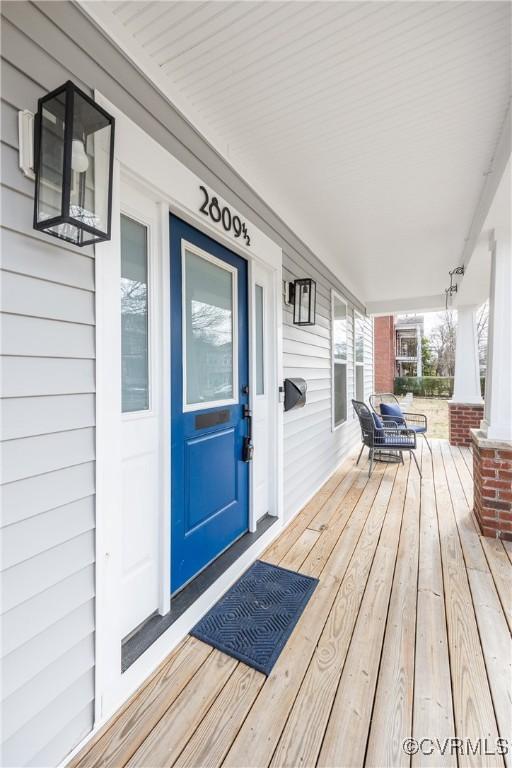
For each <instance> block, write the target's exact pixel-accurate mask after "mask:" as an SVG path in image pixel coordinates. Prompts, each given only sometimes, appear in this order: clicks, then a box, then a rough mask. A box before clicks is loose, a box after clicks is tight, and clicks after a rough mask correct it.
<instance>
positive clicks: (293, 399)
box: [284, 379, 308, 411]
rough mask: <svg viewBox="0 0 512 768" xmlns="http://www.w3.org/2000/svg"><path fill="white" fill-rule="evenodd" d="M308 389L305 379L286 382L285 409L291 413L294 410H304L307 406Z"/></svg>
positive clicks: (287, 380)
mask: <svg viewBox="0 0 512 768" xmlns="http://www.w3.org/2000/svg"><path fill="white" fill-rule="evenodd" d="M307 389H308V385H307V382H306V381H305V379H285V380H284V409H285V411H291V410H293V409H294V408H304V406H305V405H306V392H307Z"/></svg>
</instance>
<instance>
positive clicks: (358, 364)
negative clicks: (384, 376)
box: [352, 309, 365, 418]
mask: <svg viewBox="0 0 512 768" xmlns="http://www.w3.org/2000/svg"><path fill="white" fill-rule="evenodd" d="M356 320H360V321H361V322H362V323H363V324H364V317H363V315H362V314H361V313H360V312H358V311H357V309H354V310H353V312H352V327H353V340H354V400H357V369H358V367H359V368H362V369H363V396H362V399H363V401H364V396H365V391H364V369H365V363H364V355H365V343H364V326H363V360H362V362H360V361H358V360H357V357H356V349H357V343H356V342H357V338H356V326H357V324H356ZM352 416H353V418H354V417H355V412H354V409H353V408H352Z"/></svg>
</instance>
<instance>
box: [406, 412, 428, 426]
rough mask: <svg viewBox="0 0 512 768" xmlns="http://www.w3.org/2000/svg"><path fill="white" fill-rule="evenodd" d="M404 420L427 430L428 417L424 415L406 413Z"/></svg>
mask: <svg viewBox="0 0 512 768" xmlns="http://www.w3.org/2000/svg"><path fill="white" fill-rule="evenodd" d="M404 419H405V420H406V422H411V424H418V425H419V426H420V427H425V429H426V428H427V417H426V415H425V414H424V413H404Z"/></svg>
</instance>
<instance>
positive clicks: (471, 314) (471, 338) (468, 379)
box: [448, 306, 484, 446]
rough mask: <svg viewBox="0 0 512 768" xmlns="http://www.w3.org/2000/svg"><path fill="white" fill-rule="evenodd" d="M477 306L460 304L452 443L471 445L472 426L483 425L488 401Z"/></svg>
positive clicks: (450, 410)
mask: <svg viewBox="0 0 512 768" xmlns="http://www.w3.org/2000/svg"><path fill="white" fill-rule="evenodd" d="M476 313H477V307H476V306H466V307H458V309H457V338H456V344H455V380H454V387H453V397H452V399H451V400H450V402H449V404H448V407H449V413H450V443H451V444H452V445H467V446H469V445H471V433H470V430H471V429H473V428H477V427H479V426H480V422H481V420H482V417H483V413H484V403H483V400H482V395H481V392H480V364H479V359H478V339H477V331H476Z"/></svg>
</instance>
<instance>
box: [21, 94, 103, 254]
mask: <svg viewBox="0 0 512 768" xmlns="http://www.w3.org/2000/svg"><path fill="white" fill-rule="evenodd" d="M114 122H115V121H114V118H113V117H112V116H111V115H109V114H108V112H105V110H104V109H102V108H101V107H100V106H99V105H98V104H96V102H95V101H94V100H93V99H91V98H90V96H87V94H85V93H83V91H81V90H80V89H79V88H77V87H76V86H75V85H74V83H72V82H71V81H68V82H67V83H64V85H62V86H60V88H57V89H56V90H54V91H52V92H51V93H48V94H47V95H46V96H44V97H43V98H41V99H39V102H38V110H37V115H36V118H35V126H34V129H35V130H34V133H35V143H34V149H35V152H34V157H35V163H34V165H35V167H34V170H35V180H36V194H35V201H34V202H35V205H34V228H35V229H38V230H41V231H43V232H46V233H47V234H49V235H53V236H54V237H59V238H61V239H62V240H67V241H68V242H71V243H74V244H75V245H79V246H82V245H90V244H91V243H97V242H101V241H102V240H110V224H111V215H112V168H113V162H114Z"/></svg>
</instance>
